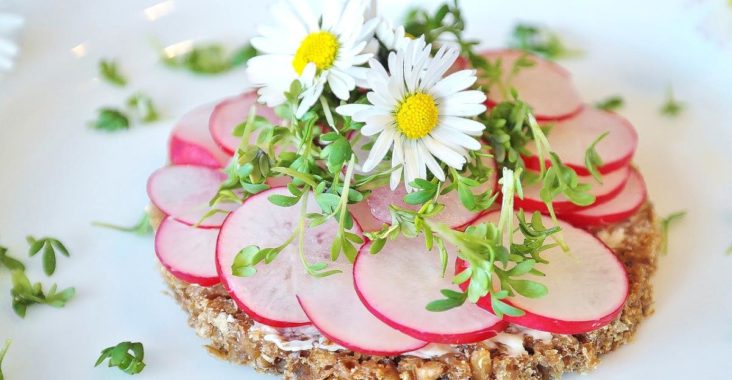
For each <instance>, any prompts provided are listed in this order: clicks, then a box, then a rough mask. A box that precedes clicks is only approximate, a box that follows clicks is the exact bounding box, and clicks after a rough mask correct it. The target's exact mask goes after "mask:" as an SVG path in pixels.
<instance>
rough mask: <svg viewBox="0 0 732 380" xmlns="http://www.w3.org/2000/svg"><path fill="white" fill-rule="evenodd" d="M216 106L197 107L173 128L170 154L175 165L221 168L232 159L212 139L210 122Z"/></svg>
mask: <svg viewBox="0 0 732 380" xmlns="http://www.w3.org/2000/svg"><path fill="white" fill-rule="evenodd" d="M213 109H214V104H206V105H202V106H199V107H196V108H195V109H193V110H192V111H190V112H188V113H186V114H185V115H183V117H182V118H181V119H180V120H179V121H178V123H177V124H176V125H175V128H173V132H172V134H171V137H170V145H169V149H170V151H169V153H170V162H171V163H172V164H173V165H200V166H208V167H212V168H221V167H223V166H225V165H226V163H227V162H228V161H229V159H230V158H231V156H230V155H228V154H226V153H225V152H224V151H223V150H221V148H219V146H218V145H217V144H216V143H215V142H214V140H213V138H211V134H210V133H209V129H208V120H209V118H210V117H211V113H212V112H213Z"/></svg>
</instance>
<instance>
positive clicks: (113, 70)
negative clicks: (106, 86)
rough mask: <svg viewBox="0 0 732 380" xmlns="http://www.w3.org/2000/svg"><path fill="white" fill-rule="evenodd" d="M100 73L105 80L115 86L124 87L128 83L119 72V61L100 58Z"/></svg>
mask: <svg viewBox="0 0 732 380" xmlns="http://www.w3.org/2000/svg"><path fill="white" fill-rule="evenodd" d="M99 74H100V75H101V76H102V78H103V79H104V80H106V81H107V82H109V83H111V84H113V85H115V86H119V87H124V86H125V85H127V79H126V78H125V77H124V76H123V75H122V74H121V73H120V72H119V67H117V62H116V61H114V60H107V59H102V60H100V61H99Z"/></svg>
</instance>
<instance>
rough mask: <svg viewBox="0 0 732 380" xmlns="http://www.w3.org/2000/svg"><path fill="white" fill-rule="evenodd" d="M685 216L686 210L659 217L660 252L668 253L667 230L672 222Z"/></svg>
mask: <svg viewBox="0 0 732 380" xmlns="http://www.w3.org/2000/svg"><path fill="white" fill-rule="evenodd" d="M685 216H686V211H677V212H674V213H671V214H669V215H668V216H667V217H665V218H663V219H661V247H660V248H661V253H663V254H664V255H665V254H667V253H668V230H669V228H670V227H671V225H672V224H674V223H676V222H679V221H681V219H683V218H684V217H685Z"/></svg>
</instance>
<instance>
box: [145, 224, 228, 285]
mask: <svg viewBox="0 0 732 380" xmlns="http://www.w3.org/2000/svg"><path fill="white" fill-rule="evenodd" d="M218 236H219V230H218V229H214V228H195V227H191V226H189V225H186V224H183V223H181V222H178V221H177V220H175V219H173V218H171V217H167V218H165V219H163V221H162V223H160V226H159V227H158V230H157V231H156V233H155V253H156V255H157V257H158V260H160V263H161V264H162V265H163V266H164V267H165V268H166V269H167V270H168V272H170V273H172V274H173V275H174V276H175V277H177V278H178V279H180V280H182V281H185V282H188V283H191V284H198V285H201V286H212V285H216V284H218V283H219V274H218V273H217V272H216V259H215V258H216V239H217V238H218Z"/></svg>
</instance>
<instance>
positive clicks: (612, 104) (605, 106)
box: [595, 95, 625, 112]
mask: <svg viewBox="0 0 732 380" xmlns="http://www.w3.org/2000/svg"><path fill="white" fill-rule="evenodd" d="M624 103H625V101H624V100H623V98H622V97H620V96H618V95H614V96H610V97H608V98H606V99H603V100H601V101H599V102H597V103H595V108H598V109H601V110H603V111H611V112H612V111H617V110H619V109H621V108H623V104H624Z"/></svg>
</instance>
